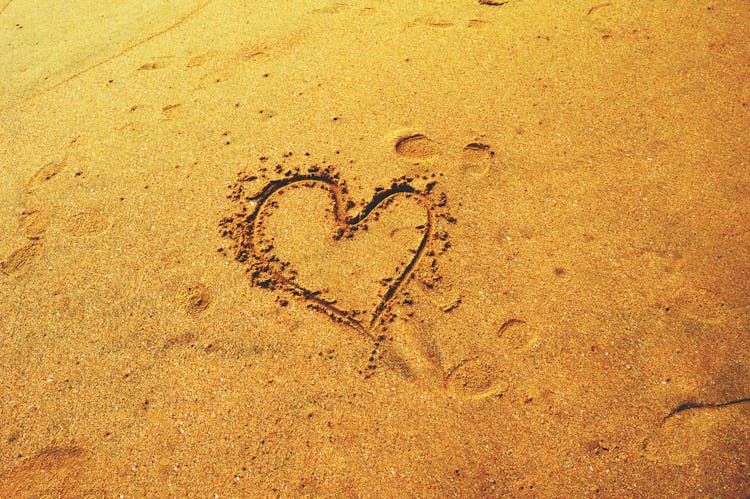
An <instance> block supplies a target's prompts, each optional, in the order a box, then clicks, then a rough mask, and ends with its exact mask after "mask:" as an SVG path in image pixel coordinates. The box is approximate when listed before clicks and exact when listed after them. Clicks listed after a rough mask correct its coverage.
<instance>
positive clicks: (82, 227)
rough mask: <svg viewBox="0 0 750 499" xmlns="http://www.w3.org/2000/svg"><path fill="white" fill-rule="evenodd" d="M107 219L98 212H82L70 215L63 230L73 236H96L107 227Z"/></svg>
mask: <svg viewBox="0 0 750 499" xmlns="http://www.w3.org/2000/svg"><path fill="white" fill-rule="evenodd" d="M109 225H110V224H109V219H108V218H107V217H105V216H104V215H100V214H98V213H90V212H83V213H77V214H75V215H73V216H72V217H70V218H69V219H68V220H67V222H66V226H65V231H66V232H67V233H68V234H70V235H72V236H75V237H82V236H96V235H98V234H101V233H102V232H104V231H105V230H107V229H108V228H109Z"/></svg>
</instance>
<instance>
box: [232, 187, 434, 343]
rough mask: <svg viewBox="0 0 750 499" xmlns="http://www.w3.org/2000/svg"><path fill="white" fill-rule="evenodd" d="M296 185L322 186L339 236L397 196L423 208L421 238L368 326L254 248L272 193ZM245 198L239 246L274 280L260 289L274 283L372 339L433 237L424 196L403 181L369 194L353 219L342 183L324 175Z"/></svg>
mask: <svg viewBox="0 0 750 499" xmlns="http://www.w3.org/2000/svg"><path fill="white" fill-rule="evenodd" d="M296 184H302V185H305V184H307V185H309V186H311V185H315V184H322V185H323V186H324V187H325V188H326V189H327V190H328V191H329V193H330V194H331V195H332V198H333V204H334V210H333V215H334V219H335V223H336V225H338V226H339V227H338V229H339V236H341V234H343V233H344V232H346V231H351V230H352V229H353V228H355V227H357V226H358V225H359V224H361V223H363V222H366V221H367V219H368V217H369V216H370V215H371V214H372V213H373V212H374V211H375V210H376V208H378V206H380V205H381V204H383V203H385V202H387V201H388V200H389V199H391V198H393V197H394V196H397V195H399V194H410V195H412V196H413V197H414V198H415V199H417V200H418V202H419V203H420V204H421V205H422V206H423V207H424V208H425V213H426V215H427V216H426V221H425V224H424V234H423V235H422V239H421V240H420V243H419V245H418V247H417V250H416V252H415V253H414V256H413V257H412V258H411V260H410V261H409V262H408V264H407V265H406V266H405V267H404V269H403V271H401V272H400V273H399V274H398V276H397V277H396V278H395V279H393V282H392V283H391V284H390V285H389V286H388V288H387V289H386V291H385V293H384V294H383V297H382V298H381V300H380V302H379V303H378V305H377V306H376V307H375V309H374V310H373V311H372V313H371V317H370V320H369V323H367V322H365V321H362V320H359V319H357V318H355V317H353V316H352V315H353V314H352V311H347V310H344V309H341V308H339V307H336V306H335V301H334V302H331V301H326V300H324V299H322V298H320V297H319V296H318V295H319V294H320V292H319V291H312V290H310V289H308V288H306V287H304V286H302V285H300V284H298V283H296V282H295V281H294V280H293V279H290V278H289V277H287V276H286V275H284V273H283V272H282V271H277V270H272V268H271V267H272V266H271V264H272V263H273V259H274V258H275V257H273V256H271V257H268V256H267V254H266V253H268V250H266V251H263V250H261V249H260V248H258V246H257V245H256V241H257V234H256V231H257V230H258V226H259V225H261V224H259V220H261V219H262V211H263V209H264V208H265V207H266V206H267V205H268V203H269V200H270V199H271V197H272V196H273V195H274V194H276V193H278V192H279V191H281V190H282V189H285V188H289V187H292V186H294V185H296ZM429 189H431V186H428V192H429ZM248 199H249V200H252V201H256V205H255V208H254V210H253V211H252V213H251V214H250V215H248V216H246V217H245V221H246V222H249V226H248V227H247V230H246V231H245V232H244V234H243V236H242V246H243V247H244V248H248V249H249V250H250V252H251V253H252V256H253V257H254V258H255V260H256V262H257V263H259V264H260V265H261V266H264V270H265V271H266V272H267V273H268V274H270V276H271V278H272V279H273V280H274V281H275V283H271V282H270V279H267V280H265V281H261V282H260V285H261V287H265V288H271V287H272V286H273V285H274V284H278V285H281V287H282V288H285V289H286V290H288V291H291V292H292V293H293V294H294V295H296V296H300V297H302V298H303V299H305V300H306V301H308V302H310V303H311V305H312V306H313V307H314V308H316V309H318V310H320V311H322V312H324V313H326V314H327V315H329V316H330V317H331V318H333V319H334V320H336V321H337V322H341V323H344V324H346V325H348V326H350V327H351V328H353V329H355V330H356V331H358V332H360V333H362V334H364V335H366V336H368V337H370V338H372V339H375V336H374V335H373V334H372V331H373V330H374V329H375V326H376V325H377V324H378V322H379V321H380V320H381V319H382V317H383V315H384V314H385V312H386V311H387V310H388V308H389V306H390V305H391V304H392V303H393V301H394V299H395V298H396V297H397V296H398V293H399V291H400V290H401V289H402V288H403V286H404V284H405V283H406V282H407V281H408V280H409V278H410V277H411V276H412V274H413V273H414V270H415V269H416V267H417V265H418V264H419V262H420V260H421V259H422V257H423V255H424V253H425V250H426V248H427V244H428V242H429V240H430V238H431V237H432V235H433V225H434V214H433V210H432V206H431V204H430V203H429V202H428V199H427V197H426V195H425V194H423V193H422V192H420V191H419V190H417V189H416V188H414V187H413V186H412V185H410V184H409V183H407V182H405V181H403V182H400V183H399V182H394V183H392V184H391V187H390V188H388V189H379V190H376V193H375V194H374V195H373V197H372V199H371V200H370V201H369V202H368V203H367V204H366V205H365V206H364V207H363V208H362V209H361V210H360V211H359V213H357V214H355V215H354V216H349V215H348V209H349V208H350V207H352V206H354V203H352V202H351V200H350V199H349V197H348V191H347V188H346V186H345V184H341V183H339V182H338V181H337V179H336V178H335V177H331V176H329V175H327V174H325V173H320V174H318V173H311V174H297V175H294V176H293V177H291V178H283V179H280V180H272V181H270V182H268V183H267V184H266V185H265V186H264V187H263V189H261V191H260V192H259V193H258V194H256V195H254V196H251V197H250V198H248ZM261 274H262V271H261V270H258V269H256V270H255V271H254V272H253V278H254V279H255V278H258V277H259V276H260V275H261Z"/></svg>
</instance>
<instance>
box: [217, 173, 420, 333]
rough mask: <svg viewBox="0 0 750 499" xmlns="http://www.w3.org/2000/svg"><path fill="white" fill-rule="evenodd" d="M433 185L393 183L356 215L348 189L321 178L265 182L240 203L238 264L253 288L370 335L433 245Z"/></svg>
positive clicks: (311, 175) (297, 176)
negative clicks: (288, 295) (287, 297)
mask: <svg viewBox="0 0 750 499" xmlns="http://www.w3.org/2000/svg"><path fill="white" fill-rule="evenodd" d="M408 180H410V179H408ZM433 185H434V183H431V184H428V188H427V189H426V190H422V191H420V190H418V189H416V188H414V187H412V186H411V185H410V184H409V182H408V181H407V180H404V181H401V182H394V183H392V184H391V186H390V188H388V189H377V190H376V193H375V195H374V196H373V198H372V200H370V201H369V202H368V203H366V204H363V205H362V206H361V208H360V209H359V211H357V212H355V210H354V208H355V206H356V205H355V203H354V202H353V201H351V200H350V199H349V197H348V190H347V187H346V185H345V184H343V183H340V182H339V181H338V179H337V177H334V176H331V175H329V174H327V173H323V172H312V173H309V174H295V175H290V176H288V177H287V178H284V179H281V180H275V181H271V182H269V183H268V184H266V186H265V187H264V188H263V189H262V190H261V191H260V192H259V193H258V194H255V195H253V196H248V197H246V198H244V199H245V200H246V201H248V202H249V205H247V206H246V208H245V209H246V213H243V214H242V215H243V216H242V219H241V220H242V222H241V223H240V224H238V225H237V228H238V229H239V231H238V232H239V233H240V236H239V238H238V239H239V240H238V246H239V248H238V251H237V259H238V260H240V261H242V262H247V263H249V264H250V269H249V272H250V275H251V279H252V282H253V283H254V284H255V285H257V286H260V287H263V288H267V289H273V290H277V291H283V292H288V293H291V294H292V295H294V296H297V297H300V298H301V299H303V300H305V301H307V302H308V304H309V305H310V306H311V307H312V308H315V309H317V310H319V311H322V312H325V313H326V314H328V315H329V316H331V317H332V318H333V319H334V320H336V321H337V322H340V323H344V324H347V325H349V326H351V327H353V328H354V329H356V330H358V331H360V332H362V333H364V334H366V335H368V336H373V333H372V331H373V329H374V328H375V327H376V326H377V325H378V324H379V323H380V322H381V320H382V319H383V316H384V314H386V312H387V311H388V309H389V308H390V306H391V304H392V303H393V302H394V299H396V298H397V297H398V296H399V295H400V293H401V291H402V289H403V287H404V285H405V283H406V282H407V281H408V280H409V278H410V277H411V276H412V274H413V272H414V271H415V269H416V268H417V266H418V265H419V263H420V261H421V259H422V257H423V256H424V254H425V252H426V249H427V246H428V242H429V241H430V240H431V239H433V236H434V234H433V228H434V227H433V226H434V221H433V219H434V213H433V205H432V203H431V200H430V199H429V192H430V191H431V189H432V186H433ZM241 195H242V194H240V195H238V198H239V196H241ZM227 221H228V222H233V220H232V219H226V220H225V222H227ZM235 223H236V222H235ZM431 254H434V253H432V252H431ZM277 301H279V302H280V303H281V304H282V305H285V304H286V303H287V301H286V300H283V299H281V298H279V299H278V300H277Z"/></svg>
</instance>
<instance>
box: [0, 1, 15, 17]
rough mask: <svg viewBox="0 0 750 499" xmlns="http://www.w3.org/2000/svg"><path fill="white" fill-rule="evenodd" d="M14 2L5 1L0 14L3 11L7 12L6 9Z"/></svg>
mask: <svg viewBox="0 0 750 499" xmlns="http://www.w3.org/2000/svg"><path fill="white" fill-rule="evenodd" d="M12 3H13V0H8V1H7V2H5V5H3V6H2V8H0V14H2V13H3V12H5V9H7V8H8V6H9V5H10V4H12Z"/></svg>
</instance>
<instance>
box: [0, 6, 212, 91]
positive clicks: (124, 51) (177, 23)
mask: <svg viewBox="0 0 750 499" xmlns="http://www.w3.org/2000/svg"><path fill="white" fill-rule="evenodd" d="M12 1H13V0H10V2H12ZM214 1H215V0H207V1H206V2H203V3H202V4H201V5H199V6H198V7H196V8H195V9H193V10H191V11H190V12H188V13H187V14H185V15H184V16H182V17H180V18H179V19H177V20H176V21H175V22H174V23H172V24H170V25H169V26H167V27H166V28H164V29H163V30H161V31H159V32H157V33H154V34H153V35H150V36H148V37H147V38H144V39H143V40H140V41H138V42H136V43H134V44H132V45H129V46H127V47H125V48H124V49H122V50H121V51H119V52H118V53H116V54H115V55H113V56H111V57H107V58H106V59H103V60H101V61H99V62H97V63H96V64H93V65H91V66H89V67H87V68H86V69H84V70H82V71H79V72H77V73H74V74H72V75H70V76H68V77H67V78H65V79H64V80H62V81H59V82H57V83H55V84H54V85H52V86H50V87H47V88H45V89H42V90H40V91H39V92H36V93H35V94H33V95H31V96H30V97H28V98H27V99H25V101H24V102H28V101H30V100H31V99H34V98H36V97H38V96H40V95H42V94H44V93H47V92H49V91H51V90H54V89H56V88H57V87H59V86H61V85H64V84H66V83H68V82H69V81H71V80H75V79H76V78H78V77H79V76H82V75H84V74H86V73H88V72H89V71H92V70H94V69H96V68H98V67H100V66H103V65H104V64H107V63H108V62H111V61H113V60H115V59H117V58H118V57H121V56H123V55H125V54H127V53H128V52H130V51H132V50H133V49H135V48H137V47H139V46H141V45H143V44H144V43H148V42H150V41H151V40H153V39H154V38H157V37H160V36H162V35H164V34H165V33H168V32H169V31H171V30H173V29H175V28H177V27H179V26H180V25H181V24H183V23H184V22H185V21H187V20H188V19H190V18H191V17H193V16H195V15H196V14H198V12H200V11H202V10H203V9H205V8H206V7H208V5H209V4H211V3H213V2H214ZM10 2H8V4H7V5H6V6H5V7H4V8H3V10H5V8H6V7H7V6H8V5H10ZM0 13H2V11H0Z"/></svg>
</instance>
